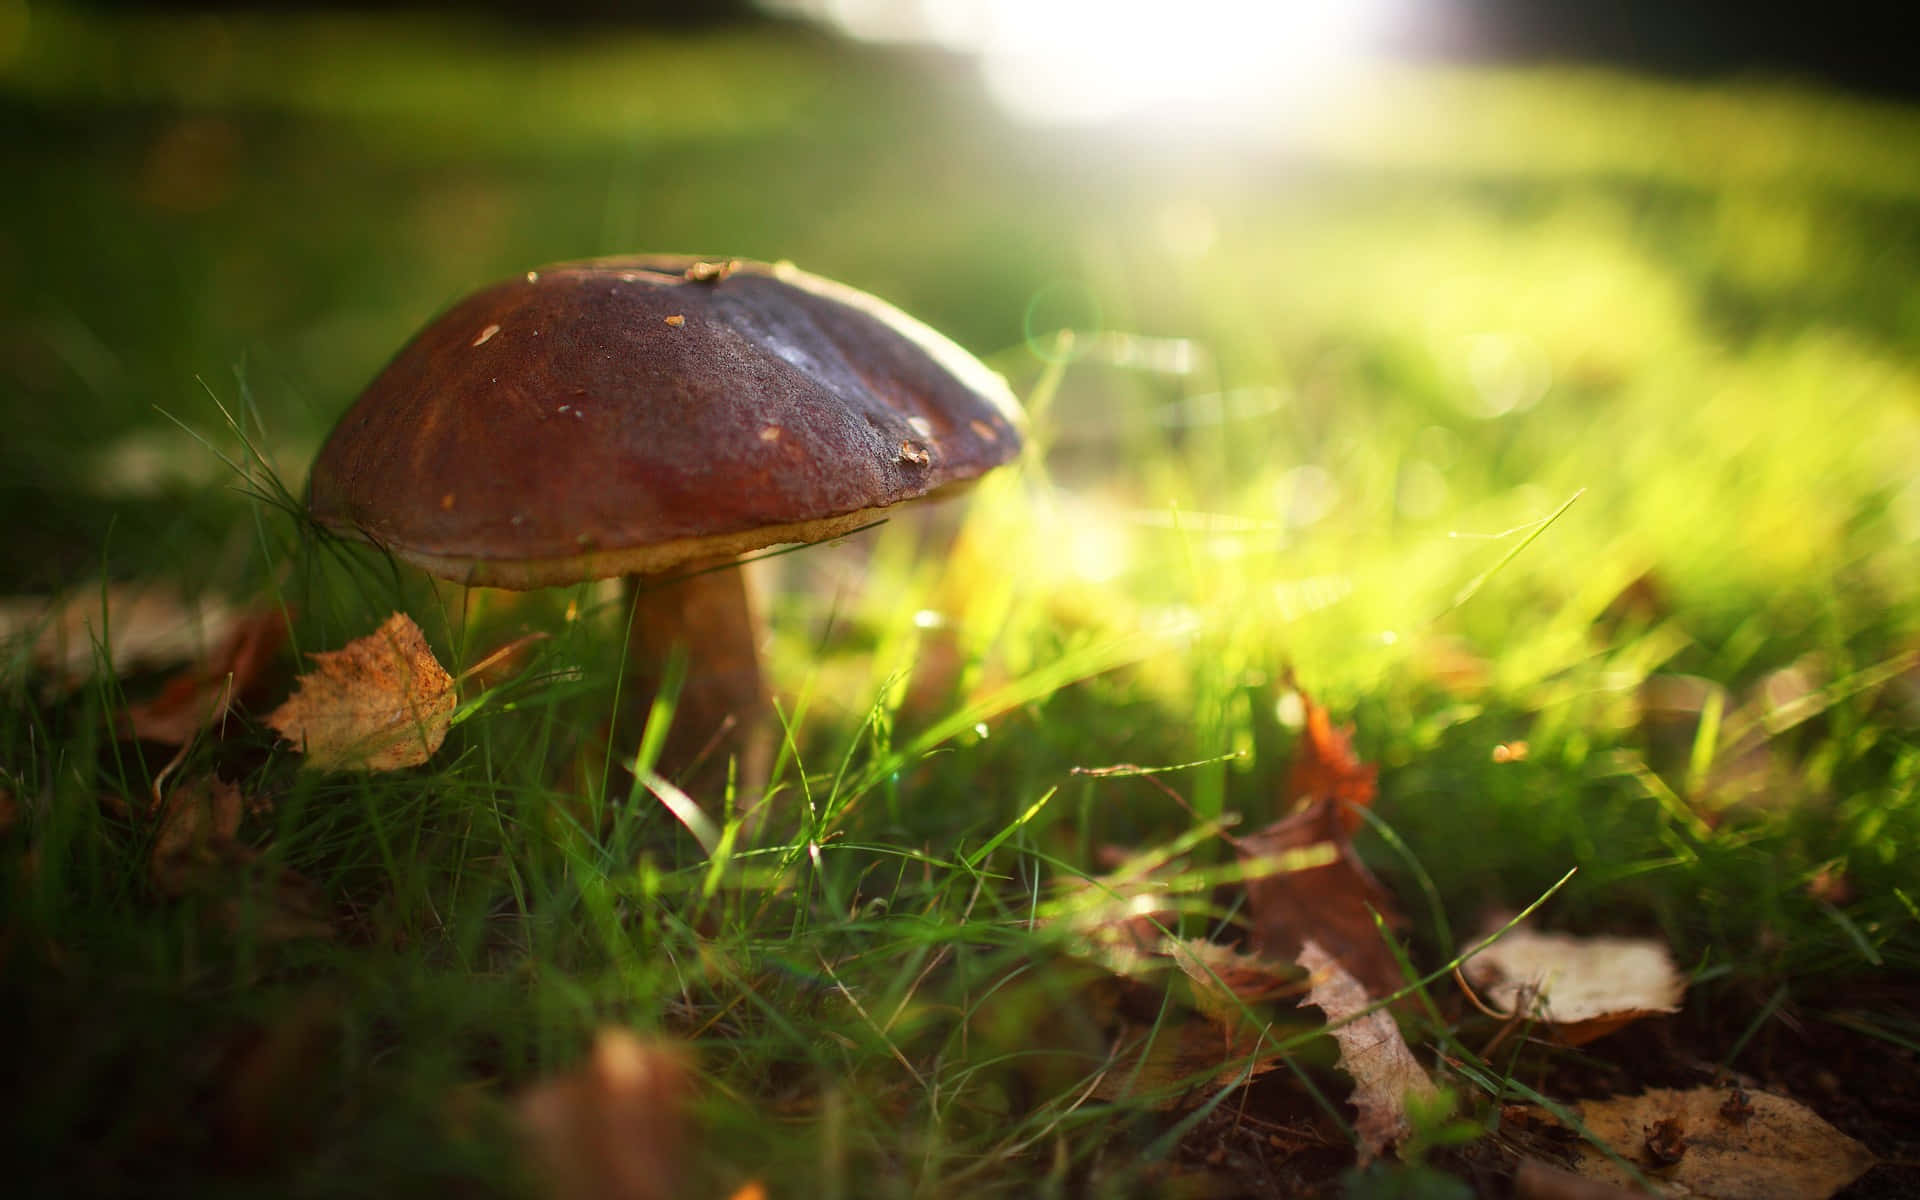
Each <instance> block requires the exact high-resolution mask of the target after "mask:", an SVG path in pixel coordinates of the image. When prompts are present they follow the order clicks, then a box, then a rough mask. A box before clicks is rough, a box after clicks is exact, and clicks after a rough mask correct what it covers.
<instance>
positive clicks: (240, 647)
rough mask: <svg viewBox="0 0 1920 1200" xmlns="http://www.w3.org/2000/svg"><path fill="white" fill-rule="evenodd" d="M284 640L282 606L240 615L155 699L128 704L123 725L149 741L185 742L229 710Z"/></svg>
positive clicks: (269, 663)
mask: <svg viewBox="0 0 1920 1200" xmlns="http://www.w3.org/2000/svg"><path fill="white" fill-rule="evenodd" d="M286 642H287V618H286V614H285V613H284V612H282V611H280V610H278V609H275V610H272V611H268V612H255V613H249V614H248V615H246V616H244V617H241V618H239V619H238V620H236V621H235V622H234V623H233V626H232V628H231V629H229V630H228V632H227V636H226V640H225V641H224V642H223V643H222V644H221V645H220V647H219V648H218V649H216V650H215V651H214V652H213V653H212V655H210V656H209V657H208V658H207V660H206V661H205V662H203V663H202V664H200V665H199V666H195V667H190V668H188V669H187V670H185V671H182V672H180V673H179V674H178V675H175V676H174V677H173V678H172V679H169V680H168V681H167V682H166V684H165V686H163V687H162V688H161V689H160V694H159V695H157V696H155V697H153V698H152V699H151V700H144V701H141V702H140V703H138V704H130V705H128V706H127V710H126V712H125V713H124V714H123V728H124V729H125V730H126V732H128V733H131V734H132V735H133V736H134V737H137V738H141V739H144V740H146V741H149V742H160V743H162V744H164V745H168V746H184V745H185V744H187V743H188V742H190V741H192V740H193V737H194V735H195V734H197V733H199V732H200V731H201V730H202V729H205V728H207V727H208V726H210V725H214V724H216V723H217V722H219V721H220V719H221V718H222V717H224V716H226V714H227V711H228V709H230V708H232V707H233V705H234V704H235V703H236V702H237V701H238V700H240V699H241V698H242V697H244V696H245V695H246V694H247V692H248V691H249V690H250V689H251V688H252V687H253V686H254V685H255V684H256V683H258V682H259V680H260V676H261V675H262V674H263V673H264V672H265V671H266V669H267V668H268V667H269V666H271V665H272V663H273V658H274V655H276V654H278V653H279V652H280V648H281V647H282V646H284V645H286Z"/></svg>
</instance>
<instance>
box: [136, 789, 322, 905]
mask: <svg viewBox="0 0 1920 1200" xmlns="http://www.w3.org/2000/svg"><path fill="white" fill-rule="evenodd" d="M262 807H264V806H263V805H259V804H250V803H249V802H248V801H247V799H246V798H245V796H244V795H243V794H242V793H241V791H240V788H239V786H238V785H236V784H231V783H228V782H227V781H225V780H223V779H221V778H220V777H219V776H217V775H206V776H203V777H201V778H198V779H193V780H189V781H188V782H186V783H183V784H180V785H179V786H178V787H175V788H173V789H172V790H171V791H169V792H168V793H167V794H166V795H165V797H164V798H163V800H162V802H161V805H160V829H159V832H158V833H157V834H156V835H155V836H154V840H153V853H152V856H151V857H150V859H149V860H148V867H149V872H150V878H151V879H152V881H153V888H154V891H156V892H158V893H159V894H160V895H162V896H165V897H168V898H178V897H181V896H185V895H188V894H189V893H197V894H201V895H204V896H207V897H209V898H210V899H211V901H212V904H211V906H210V907H209V908H208V909H207V911H208V912H209V913H211V914H212V915H213V917H214V918H215V919H216V921H217V922H218V923H219V924H220V925H222V926H224V927H225V928H227V929H230V930H234V931H236V932H242V933H245V934H246V935H247V936H249V937H252V938H255V939H257V940H260V941H269V942H277V941H287V940H290V939H293V938H310V937H317V938H330V937H332V936H333V934H334V929H333V922H332V920H331V919H330V914H329V913H328V906H327V902H326V897H325V896H324V895H323V894H321V892H320V890H319V889H318V888H316V887H315V886H314V885H313V884H312V883H310V882H309V881H308V880H306V879H305V878H303V877H301V876H300V875H299V874H297V873H296V872H294V871H290V870H287V869H285V868H280V869H271V868H266V867H263V865H262V864H261V862H260V852H259V851H258V850H256V849H254V848H253V847H251V846H248V845H246V844H244V843H243V842H241V841H240V838H239V832H240V822H241V819H242V818H243V816H244V815H245V813H246V812H247V811H249V810H251V811H256V812H257V811H259V810H260V809H261V808H262Z"/></svg>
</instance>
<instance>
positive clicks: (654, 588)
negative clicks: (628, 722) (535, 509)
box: [627, 559, 773, 808]
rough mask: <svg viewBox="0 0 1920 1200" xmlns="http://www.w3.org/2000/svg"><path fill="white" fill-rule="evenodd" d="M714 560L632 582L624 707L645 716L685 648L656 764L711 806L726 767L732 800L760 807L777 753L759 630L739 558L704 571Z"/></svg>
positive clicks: (718, 794)
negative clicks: (731, 781) (683, 667)
mask: <svg viewBox="0 0 1920 1200" xmlns="http://www.w3.org/2000/svg"><path fill="white" fill-rule="evenodd" d="M719 561H720V562H726V561H728V560H724V559H723V560H719ZM714 565H717V564H716V563H705V564H689V573H688V574H685V575H678V576H676V577H674V578H658V577H654V578H648V577H644V576H630V577H629V578H628V580H627V590H628V599H629V600H630V602H631V611H632V615H631V617H630V618H629V620H630V622H631V624H630V628H629V632H628V639H629V641H628V647H627V663H628V668H627V671H628V675H627V679H628V686H629V687H630V688H631V689H632V690H631V692H630V696H631V699H630V701H629V702H628V703H629V705H630V706H631V707H629V708H628V709H627V711H628V712H635V713H639V714H640V718H641V720H642V721H644V720H645V719H646V714H647V713H648V711H649V709H650V707H651V705H652V704H653V700H654V697H655V696H656V695H657V694H658V693H659V691H660V685H661V683H662V681H663V679H664V677H665V674H666V669H667V664H668V662H669V661H670V660H671V658H672V656H673V654H674V651H675V648H676V647H678V648H680V649H681V650H683V651H684V653H685V654H686V656H687V672H686V682H685V683H683V684H682V685H681V688H680V696H679V699H678V701H677V702H676V703H675V705H674V710H673V724H672V725H671V726H670V727H669V729H668V731H667V740H666V743H665V745H664V746H663V747H662V749H661V752H660V759H659V761H658V762H657V763H656V764H655V766H654V770H655V771H656V772H657V773H658V774H660V775H661V776H663V777H665V778H667V779H670V780H672V781H673V782H675V783H677V784H678V785H680V787H682V788H684V789H685V790H686V791H687V792H688V793H689V794H691V795H692V796H693V797H694V798H695V799H697V800H701V801H705V802H707V803H709V804H717V803H718V801H719V800H720V798H721V796H722V794H723V792H724V789H725V787H726V783H727V776H728V773H729V770H730V769H731V770H733V771H734V772H735V775H734V780H735V789H736V791H735V794H736V796H737V798H738V799H737V803H739V804H740V805H742V806H743V807H748V808H750V807H752V806H754V805H758V804H759V803H760V799H761V793H762V792H763V791H764V790H765V788H766V782H767V773H768V770H769V768H770V767H771V765H772V752H773V720H772V717H773V707H772V705H771V703H770V702H769V701H768V699H767V689H766V681H765V680H764V678H763V677H762V676H761V674H760V640H761V631H762V628H763V627H762V624H761V621H760V617H759V613H758V611H757V610H756V608H755V606H754V603H753V598H752V596H750V595H749V594H748V590H747V579H746V573H745V572H744V571H743V570H742V569H741V568H740V567H739V565H738V564H734V565H732V566H729V567H727V568H726V569H723V570H711V569H707V568H709V567H712V566H714ZM736 763H737V766H736V765H735V764H736Z"/></svg>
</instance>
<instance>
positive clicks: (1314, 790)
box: [1285, 672, 1379, 835]
mask: <svg viewBox="0 0 1920 1200" xmlns="http://www.w3.org/2000/svg"><path fill="white" fill-rule="evenodd" d="M1287 684H1288V686H1290V687H1292V688H1293V689H1294V691H1295V692H1296V693H1297V694H1298V695H1299V697H1300V703H1301V706H1302V708H1303V709H1304V710H1305V714H1306V721H1305V724H1304V725H1303V727H1302V729H1301V731H1300V746H1299V749H1297V750H1296V751H1294V755H1293V762H1292V764H1291V765H1290V766H1289V767H1288V768H1287V792H1286V797H1285V800H1286V802H1287V803H1288V805H1290V806H1292V807H1294V808H1296V809H1297V808H1300V807H1304V806H1307V805H1309V804H1312V803H1313V802H1315V801H1326V802H1330V803H1331V805H1332V806H1333V807H1335V809H1336V811H1337V812H1338V814H1339V824H1340V828H1341V829H1342V830H1343V831H1344V832H1346V833H1347V834H1349V835H1350V834H1352V833H1353V832H1354V831H1355V830H1357V829H1359V828H1360V824H1361V817H1360V814H1359V812H1358V811H1356V810H1358V809H1362V808H1366V807H1367V806H1368V805H1370V804H1372V803H1373V796H1374V791H1375V784H1376V779H1377V776H1378V774H1379V772H1378V770H1377V769H1376V768H1375V767H1374V766H1373V765H1372V764H1371V763H1365V762H1362V761H1360V758H1359V756H1358V755H1356V754H1355V753H1354V752H1353V727H1352V726H1351V725H1348V726H1345V727H1343V728H1335V726H1334V724H1333V718H1332V717H1330V716H1328V715H1327V710H1326V709H1325V708H1323V707H1321V706H1320V704H1319V703H1318V702H1316V701H1315V700H1314V698H1313V697H1312V696H1310V695H1308V694H1307V692H1306V690H1305V689H1303V688H1301V687H1300V685H1299V683H1298V682H1296V681H1295V680H1294V678H1293V675H1292V673H1291V672H1289V673H1288V675H1287ZM1349 806H1351V807H1349Z"/></svg>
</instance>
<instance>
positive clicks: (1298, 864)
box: [1231, 799, 1403, 996]
mask: <svg viewBox="0 0 1920 1200" xmlns="http://www.w3.org/2000/svg"><path fill="white" fill-rule="evenodd" d="M1231 840H1232V842H1233V845H1234V848H1235V849H1236V850H1238V851H1239V854H1240V859H1241V862H1242V863H1243V864H1244V865H1245V866H1246V868H1247V872H1248V878H1247V911H1248V915H1249V916H1250V917H1251V918H1252V921H1253V949H1254V951H1255V952H1256V953H1257V954H1260V955H1261V956H1263V957H1266V958H1270V959H1274V960H1277V961H1279V962H1296V961H1298V959H1299V955H1300V950H1301V948H1302V946H1304V945H1305V943H1306V942H1307V940H1308V939H1312V940H1313V941H1315V942H1317V943H1318V944H1319V945H1320V947H1321V948H1322V949H1324V950H1325V951H1326V952H1327V953H1329V954H1331V955H1333V957H1334V958H1336V959H1338V960H1339V962H1340V963H1341V965H1342V966H1344V967H1345V968H1346V969H1347V970H1348V971H1349V972H1351V973H1352V974H1353V976H1354V977H1355V978H1357V979H1358V980H1360V982H1361V984H1362V985H1364V986H1365V987H1366V988H1367V990H1368V991H1369V992H1371V993H1372V994H1373V995H1375V996H1385V995H1388V994H1389V993H1391V992H1393V991H1395V990H1397V989H1398V988H1399V987H1400V985H1401V983H1402V982H1403V980H1402V979H1401V975H1400V964H1399V962H1398V961H1397V960H1396V959H1395V958H1394V956H1393V951H1392V949H1391V948H1389V947H1388V945H1387V943H1386V941H1385V940H1384V939H1383V938H1382V937H1381V935H1380V928H1379V926H1378V925H1377V924H1376V923H1375V920H1374V916H1375V914H1376V913H1377V914H1379V917H1380V919H1381V920H1383V921H1385V922H1386V923H1387V924H1388V925H1389V926H1392V925H1395V924H1397V923H1398V922H1399V920H1400V918H1399V914H1398V911H1397V909H1396V908H1395V906H1394V903H1393V897H1392V896H1391V895H1389V894H1388V892H1387V890H1386V888H1384V887H1382V886H1381V885H1380V882H1379V881H1378V880H1376V879H1375V878H1374V877H1373V875H1372V873H1371V872H1369V871H1368V870H1367V868H1366V866H1365V865H1364V864H1362V863H1361V861H1360V857H1359V855H1357V854H1355V853H1354V851H1353V846H1352V844H1351V843H1350V842H1349V841H1348V840H1347V826H1346V824H1345V822H1344V821H1343V820H1342V818H1341V810H1340V809H1339V808H1338V807H1336V805H1335V803H1334V801H1332V800H1330V799H1320V800H1313V801H1311V802H1309V803H1308V805H1307V807H1306V808H1304V809H1302V810H1300V811H1299V812H1297V813H1294V814H1293V815H1292V816H1290V817H1287V818H1285V819H1283V820H1280V821H1276V822H1274V823H1273V824H1272V825H1269V826H1268V827H1267V828H1265V829H1262V830H1260V831H1259V832H1257V833H1250V834H1248V835H1247V836H1245V837H1240V838H1233V839H1231Z"/></svg>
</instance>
